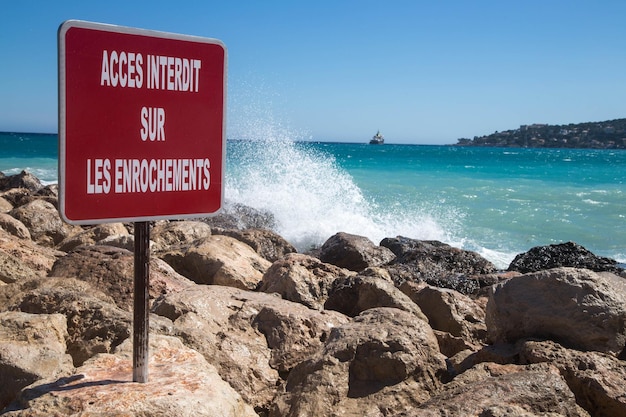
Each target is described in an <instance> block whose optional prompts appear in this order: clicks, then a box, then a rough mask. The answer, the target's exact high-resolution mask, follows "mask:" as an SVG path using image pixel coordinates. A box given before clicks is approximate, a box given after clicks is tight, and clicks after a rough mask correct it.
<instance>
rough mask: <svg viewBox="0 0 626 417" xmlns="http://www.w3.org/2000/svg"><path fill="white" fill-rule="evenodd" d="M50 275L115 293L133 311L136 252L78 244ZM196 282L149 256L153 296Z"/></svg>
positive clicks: (116, 298)
mask: <svg viewBox="0 0 626 417" xmlns="http://www.w3.org/2000/svg"><path fill="white" fill-rule="evenodd" d="M49 276H50V277H76V278H78V279H81V280H83V281H86V282H89V283H91V284H92V285H93V286H94V287H95V288H98V289H99V290H101V291H104V292H105V293H107V294H110V295H112V296H113V297H114V299H115V302H116V304H117V305H118V307H120V308H122V309H124V310H127V311H132V309H133V291H134V290H133V288H134V287H133V285H134V284H133V282H134V255H133V253H132V252H130V251H127V250H126V249H120V248H116V247H113V246H105V245H95V246H79V247H78V248H76V250H74V251H73V252H70V253H69V254H67V255H66V256H64V257H61V258H59V259H58V260H57V261H56V262H55V264H54V266H53V267H52V270H51V271H50V274H49ZM192 284H193V282H192V281H190V280H188V279H187V278H185V277H183V276H181V275H180V274H178V273H177V272H175V271H174V270H173V269H172V268H171V267H170V266H169V265H168V264H166V263H165V262H164V261H162V260H161V259H158V258H155V257H151V258H150V288H149V289H148V293H149V296H150V299H156V298H158V297H159V296H161V295H163V294H166V293H168V292H172V291H180V290H182V289H183V288H187V287H189V286H191V285H192Z"/></svg>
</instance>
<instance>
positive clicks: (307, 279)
mask: <svg viewBox="0 0 626 417" xmlns="http://www.w3.org/2000/svg"><path fill="white" fill-rule="evenodd" d="M353 274H354V272H352V271H349V270H347V269H343V268H339V267H337V266H335V265H331V264H326V263H324V262H321V261H320V260H319V259H317V258H314V257H312V256H308V255H303V254H297V253H292V254H288V255H286V256H285V257H284V258H283V259H281V260H279V261H276V262H274V263H273V264H272V266H271V267H270V268H269V269H268V270H267V272H265V274H264V275H263V280H262V282H261V287H260V288H259V291H262V292H267V293H278V294H280V295H281V296H282V297H283V298H284V299H286V300H290V301H294V302H296V303H300V304H303V305H305V306H307V307H309V308H314V309H316V310H322V309H323V308H324V303H325V302H326V299H327V298H328V292H329V290H330V288H331V287H332V283H333V281H334V280H335V279H337V278H345V277H348V276H351V275H353Z"/></svg>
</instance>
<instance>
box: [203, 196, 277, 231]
mask: <svg viewBox="0 0 626 417" xmlns="http://www.w3.org/2000/svg"><path fill="white" fill-rule="evenodd" d="M198 220H201V221H203V222H205V223H207V224H208V225H210V226H211V227H213V228H218V229H239V230H244V229H253V228H257V229H267V230H273V229H275V228H276V219H275V218H274V215H273V214H272V213H270V212H269V211H262V210H257V209H255V208H252V207H249V206H245V205H243V204H237V203H228V202H227V203H226V204H224V207H223V209H222V211H221V212H220V213H219V214H218V215H216V216H213V217H204V218H202V219H198Z"/></svg>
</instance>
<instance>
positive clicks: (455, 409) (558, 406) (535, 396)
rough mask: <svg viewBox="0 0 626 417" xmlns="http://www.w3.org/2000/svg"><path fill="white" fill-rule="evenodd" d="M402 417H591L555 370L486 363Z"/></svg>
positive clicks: (449, 384)
mask: <svg viewBox="0 0 626 417" xmlns="http://www.w3.org/2000/svg"><path fill="white" fill-rule="evenodd" d="M400 416H402V417H439V416H498V417H505V416H507V417H531V416H550V417H558V416H566V417H589V414H588V413H587V412H586V411H585V410H583V409H582V408H580V407H579V406H578V405H577V404H576V398H575V397H574V394H573V393H572V391H571V390H570V389H569V388H568V386H567V384H566V382H565V380H564V379H563V377H561V375H560V374H559V371H558V369H557V368H555V367H554V366H551V365H549V364H540V365H533V366H518V365H497V364H490V363H484V364H480V365H478V366H476V367H475V368H472V369H471V370H468V371H466V372H465V373H464V374H462V375H460V376H458V377H456V378H455V379H454V380H453V381H452V382H450V383H448V384H446V386H445V387H444V389H443V391H442V392H441V393H439V394H437V395H435V396H433V398H431V399H430V400H428V401H427V402H425V403H423V404H421V405H420V406H419V408H416V409H415V410H412V411H409V412H405V413H403V414H400Z"/></svg>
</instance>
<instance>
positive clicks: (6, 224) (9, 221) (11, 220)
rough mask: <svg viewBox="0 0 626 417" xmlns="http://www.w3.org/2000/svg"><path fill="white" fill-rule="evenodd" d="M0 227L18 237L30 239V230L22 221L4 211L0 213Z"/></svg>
mask: <svg viewBox="0 0 626 417" xmlns="http://www.w3.org/2000/svg"><path fill="white" fill-rule="evenodd" d="M0 229H4V230H6V231H7V232H9V233H10V234H12V235H13V236H15V237H18V238H20V239H30V232H29V231H28V228H27V227H26V226H24V223H22V222H21V221H19V220H17V219H16V218H15V217H13V216H10V215H8V214H6V213H0Z"/></svg>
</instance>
